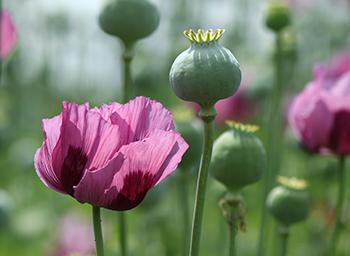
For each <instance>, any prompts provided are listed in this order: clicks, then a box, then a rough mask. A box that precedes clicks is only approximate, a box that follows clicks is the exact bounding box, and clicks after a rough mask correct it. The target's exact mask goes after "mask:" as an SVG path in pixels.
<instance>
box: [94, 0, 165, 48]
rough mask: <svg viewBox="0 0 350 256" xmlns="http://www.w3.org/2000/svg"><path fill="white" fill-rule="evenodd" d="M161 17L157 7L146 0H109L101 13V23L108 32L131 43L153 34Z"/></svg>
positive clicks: (126, 43) (127, 43)
mask: <svg viewBox="0 0 350 256" xmlns="http://www.w3.org/2000/svg"><path fill="white" fill-rule="evenodd" d="M159 19H160V17H159V12H158V9H157V7H156V6H155V5H153V4H152V3H150V2H148V1H146V0H108V1H107V2H106V3H105V5H104V7H103V8H102V11H101V13H100V16H99V24H100V27H101V28H102V30H103V31H104V32H106V33H107V34H110V35H113V36H116V37H119V38H120V39H121V40H122V41H123V42H124V44H125V45H131V44H133V43H134V42H135V41H137V40H139V39H141V38H144V37H147V36H149V35H150V34H152V32H153V31H155V30H156V28H157V27H158V25H159Z"/></svg>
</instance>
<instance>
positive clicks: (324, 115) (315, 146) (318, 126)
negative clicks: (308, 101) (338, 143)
mask: <svg viewBox="0 0 350 256" xmlns="http://www.w3.org/2000/svg"><path fill="white" fill-rule="evenodd" d="M304 122H305V126H304V127H305V129H303V130H302V131H301V136H302V138H303V144H304V145H305V146H306V147H307V148H309V149H310V150H316V151H317V150H319V149H320V148H322V147H323V146H324V145H327V143H328V136H329V132H330V129H331V126H332V122H333V114H332V113H331V112H330V111H329V109H328V107H327V106H326V104H325V103H324V102H323V101H321V100H320V101H318V102H317V103H316V104H315V106H314V108H313V111H312V112H311V113H310V114H309V115H308V117H306V118H305V119H304Z"/></svg>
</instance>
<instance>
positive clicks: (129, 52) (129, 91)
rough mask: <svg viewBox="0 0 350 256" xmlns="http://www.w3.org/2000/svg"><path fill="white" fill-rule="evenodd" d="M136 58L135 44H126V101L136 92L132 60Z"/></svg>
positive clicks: (124, 79)
mask: <svg viewBox="0 0 350 256" xmlns="http://www.w3.org/2000/svg"><path fill="white" fill-rule="evenodd" d="M133 58H134V48H133V45H132V44H130V45H125V49H124V53H123V68H124V70H123V71H124V74H123V97H122V98H123V102H124V103H126V102H127V101H128V100H129V99H130V98H132V96H133V94H134V90H133V86H132V77H131V62H132V60H133Z"/></svg>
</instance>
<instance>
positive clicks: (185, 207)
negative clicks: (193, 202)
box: [178, 170, 190, 256]
mask: <svg viewBox="0 0 350 256" xmlns="http://www.w3.org/2000/svg"><path fill="white" fill-rule="evenodd" d="M186 171H188V170H183V171H182V170H181V172H180V176H179V180H178V183H179V184H178V188H179V203H180V210H181V214H182V221H183V244H182V247H183V252H182V255H184V256H186V255H187V254H188V245H189V244H188V238H189V234H188V232H189V230H190V229H189V226H190V218H189V213H190V209H189V203H188V198H189V194H188V185H189V184H188V173H186Z"/></svg>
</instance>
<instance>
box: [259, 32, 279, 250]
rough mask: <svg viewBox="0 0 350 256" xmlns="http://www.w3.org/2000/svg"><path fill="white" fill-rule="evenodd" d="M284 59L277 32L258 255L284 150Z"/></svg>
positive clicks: (264, 242)
mask: <svg viewBox="0 0 350 256" xmlns="http://www.w3.org/2000/svg"><path fill="white" fill-rule="evenodd" d="M282 71H283V60H282V42H281V34H280V33H278V34H276V53H275V82H274V86H273V89H272V95H271V104H270V109H269V118H268V124H267V129H266V131H267V134H266V137H267V143H266V144H267V146H266V148H267V170H266V175H265V177H264V184H263V193H262V196H263V200H262V204H263V205H262V210H261V223H260V231H259V242H258V253H257V255H258V256H263V255H264V244H266V237H268V235H267V234H266V233H267V230H268V229H267V225H268V223H267V221H268V215H267V208H266V203H265V202H266V197H267V194H268V192H269V191H270V190H271V187H272V185H273V183H274V180H275V179H276V176H277V174H278V172H279V168H280V161H281V152H282V122H281V115H282V113H281V104H282V98H283V76H282Z"/></svg>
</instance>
